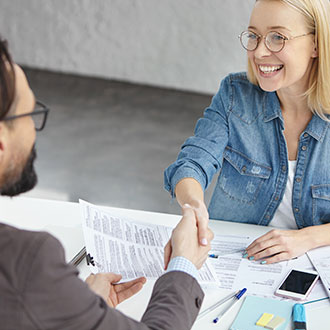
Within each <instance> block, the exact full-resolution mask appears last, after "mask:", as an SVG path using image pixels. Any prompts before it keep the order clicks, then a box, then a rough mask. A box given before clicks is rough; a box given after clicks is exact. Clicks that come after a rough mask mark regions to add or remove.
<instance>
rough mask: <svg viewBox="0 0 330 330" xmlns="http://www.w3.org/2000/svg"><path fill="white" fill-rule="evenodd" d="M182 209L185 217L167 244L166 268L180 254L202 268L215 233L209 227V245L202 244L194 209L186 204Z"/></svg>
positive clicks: (207, 230)
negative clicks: (199, 238) (199, 239)
mask: <svg viewBox="0 0 330 330" xmlns="http://www.w3.org/2000/svg"><path fill="white" fill-rule="evenodd" d="M182 211H183V217H182V219H181V221H180V222H179V224H178V225H177V226H176V227H175V229H174V230H173V232H172V237H171V238H170V240H169V241H168V243H167V244H166V246H165V251H164V264H165V269H167V266H168V263H169V261H170V259H172V258H175V257H178V256H181V257H185V258H187V259H188V260H189V261H191V262H192V263H193V264H194V265H195V266H196V268H197V269H200V268H201V267H202V265H203V263H204V262H205V260H206V258H207V256H208V252H209V251H210V249H211V245H210V242H211V240H212V239H213V236H214V235H213V232H212V231H211V230H210V229H209V228H206V231H205V238H206V239H207V245H205V246H203V245H200V244H199V241H198V227H197V223H196V217H195V211H194V209H193V208H192V207H191V206H190V205H187V204H186V205H184V206H183V207H182Z"/></svg>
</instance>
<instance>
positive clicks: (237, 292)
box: [197, 290, 240, 320]
mask: <svg viewBox="0 0 330 330" xmlns="http://www.w3.org/2000/svg"><path fill="white" fill-rule="evenodd" d="M239 293H240V290H238V291H236V292H234V293H231V294H230V295H229V296H227V297H225V298H223V299H221V300H219V301H218V302H216V303H215V304H213V305H212V306H210V307H208V308H206V309H205V310H204V311H203V312H201V313H199V314H198V316H197V320H198V319H200V318H201V317H203V316H205V315H206V314H208V313H209V312H211V311H213V309H215V308H217V307H218V306H220V305H222V304H223V303H225V302H226V301H228V300H229V299H231V298H234V297H235V296H236V295H237V294H239Z"/></svg>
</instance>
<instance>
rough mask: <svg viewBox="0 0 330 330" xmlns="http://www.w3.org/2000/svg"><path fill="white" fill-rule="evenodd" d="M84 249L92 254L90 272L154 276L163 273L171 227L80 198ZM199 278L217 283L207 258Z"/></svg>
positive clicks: (126, 277)
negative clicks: (123, 213)
mask: <svg viewBox="0 0 330 330" xmlns="http://www.w3.org/2000/svg"><path fill="white" fill-rule="evenodd" d="M80 206H81V212H82V215H83V232H84V237H85V242H86V250H87V253H88V254H90V255H91V256H92V257H93V261H94V264H95V266H93V265H91V268H92V269H93V270H92V271H93V272H113V273H117V274H121V275H122V277H123V278H122V281H127V280H130V279H134V278H136V277H140V276H145V277H146V278H149V279H157V278H158V277H159V276H161V275H162V274H163V273H164V247H165V245H166V243H167V242H168V240H169V239H170V237H171V233H172V229H173V228H171V227H167V226H161V225H153V224H150V223H142V222H138V221H134V220H131V219H126V218H123V217H118V216H116V215H114V214H111V212H107V211H105V210H104V209H102V208H99V207H97V206H95V205H92V204H89V203H87V202H84V201H80ZM198 280H199V282H200V283H202V284H212V283H213V284H215V285H216V284H217V279H216V275H215V273H214V270H213V269H212V267H209V265H208V262H206V263H205V264H204V266H203V267H202V268H201V270H200V271H199V279H198Z"/></svg>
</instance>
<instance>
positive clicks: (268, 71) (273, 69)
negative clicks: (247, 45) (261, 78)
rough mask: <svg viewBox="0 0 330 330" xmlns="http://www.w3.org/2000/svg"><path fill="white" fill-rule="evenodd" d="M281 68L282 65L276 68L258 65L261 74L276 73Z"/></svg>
mask: <svg viewBox="0 0 330 330" xmlns="http://www.w3.org/2000/svg"><path fill="white" fill-rule="evenodd" d="M282 68H283V65H276V66H264V65H259V70H260V71H261V72H263V73H271V72H274V71H278V70H280V69H282Z"/></svg>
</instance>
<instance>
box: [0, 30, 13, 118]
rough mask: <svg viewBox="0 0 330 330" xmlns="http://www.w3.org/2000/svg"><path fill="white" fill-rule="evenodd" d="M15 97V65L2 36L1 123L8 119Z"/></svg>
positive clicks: (0, 68)
mask: <svg viewBox="0 0 330 330" xmlns="http://www.w3.org/2000/svg"><path fill="white" fill-rule="evenodd" d="M14 97H15V72H14V63H13V61H12V58H11V56H10V54H9V52H8V46H7V41H6V40H4V39H2V38H1V36H0V121H1V120H2V119H4V118H5V117H6V115H7V114H8V112H9V110H10V108H11V105H12V103H13V101H14Z"/></svg>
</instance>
